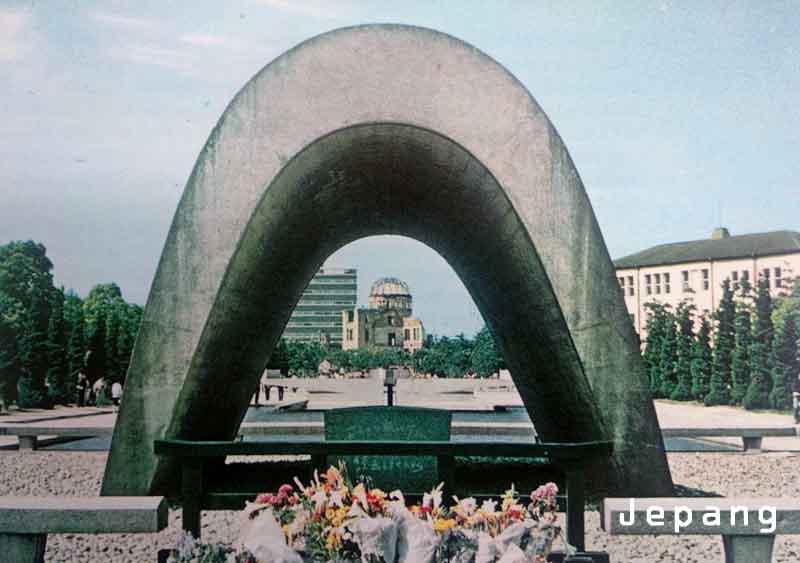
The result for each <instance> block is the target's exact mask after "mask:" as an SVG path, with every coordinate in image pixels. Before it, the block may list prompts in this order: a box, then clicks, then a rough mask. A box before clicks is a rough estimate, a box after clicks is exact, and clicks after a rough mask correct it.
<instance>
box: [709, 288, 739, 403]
mask: <svg viewBox="0 0 800 563" xmlns="http://www.w3.org/2000/svg"><path fill="white" fill-rule="evenodd" d="M714 320H715V321H716V322H717V330H716V333H715V338H714V353H713V360H712V363H711V381H710V383H709V386H708V387H709V388H708V394H707V395H706V396H705V399H704V402H705V404H706V405H707V406H712V405H727V404H729V403H730V398H731V359H732V355H733V349H734V346H735V345H736V334H735V332H736V328H735V326H736V304H735V302H734V300H733V291H732V290H731V282H730V280H727V279H726V280H725V281H724V282H722V299H721V300H720V303H719V308H718V309H717V311H716V312H715V313H714Z"/></svg>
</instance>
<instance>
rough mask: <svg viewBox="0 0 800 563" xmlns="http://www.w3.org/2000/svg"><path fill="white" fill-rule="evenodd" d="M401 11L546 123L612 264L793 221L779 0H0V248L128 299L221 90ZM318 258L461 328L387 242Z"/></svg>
mask: <svg viewBox="0 0 800 563" xmlns="http://www.w3.org/2000/svg"><path fill="white" fill-rule="evenodd" d="M376 22H392V23H404V24H411V25H419V26H424V27H429V28H433V29H437V30H440V31H444V32H446V33H449V34H451V35H454V36H456V37H459V38H461V39H463V40H465V41H467V42H469V43H471V44H473V45H474V46H476V47H477V48H479V49H481V50H482V51H484V52H485V53H487V54H489V55H490V56H492V57H493V58H495V59H496V60H497V61H498V62H500V63H501V64H503V65H504V66H505V67H507V68H508V69H509V70H510V71H511V72H512V73H513V74H514V75H516V77H517V78H519V79H520V81H521V82H522V83H523V84H524V85H525V86H526V87H527V88H528V90H529V91H530V92H531V93H532V94H533V96H534V97H535V98H536V100H537V101H538V103H539V104H540V105H541V107H542V108H543V109H544V110H545V112H546V113H547V114H548V116H549V118H550V119H551V121H552V122H553V124H554V125H555V127H556V128H557V130H558V131H559V133H560V135H561V137H562V138H563V140H564V142H565V144H566V146H567V148H568V149H569V151H570V153H571V155H572V157H573V160H574V162H575V164H576V166H577V168H578V171H579V173H580V174H581V177H582V179H583V182H584V185H585V187H586V190H587V192H588V194H589V198H590V200H591V202H592V205H593V207H594V211H595V214H596V215H597V218H598V221H599V224H600V227H601V229H602V231H603V234H604V237H605V241H606V244H607V245H608V248H609V250H610V252H611V255H612V256H613V257H620V256H623V255H626V254H630V253H633V252H636V251H638V250H641V249H644V248H647V247H649V246H652V245H655V244H660V243H665V242H676V241H683V240H694V239H699V238H705V237H707V236H709V235H710V233H711V230H712V229H713V228H714V227H716V226H720V225H724V226H726V227H728V228H729V229H730V230H731V232H732V233H733V234H743V233H749V232H763V231H770V230H778V229H791V230H800V181H798V179H799V178H800V158H798V147H800V107H798V101H799V100H800V97H798V96H799V95H800V33H797V30H798V29H800V2H798V1H797V0H792V1H785V2H779V1H769V0H762V1H755V0H753V1H750V2H737V1H724V2H723V1H718V2H714V1H705V2H689V1H686V2H673V1H670V0H662V1H653V2H640V1H631V2H614V1H609V2H605V1H596V0H592V1H588V0H587V1H585V2H572V1H561V2H534V1H522V0H520V1H516V2H513V1H508V2H491V3H489V2H479V1H466V0H453V1H430V0H429V1H419V2H416V1H406V2H367V1H363V2H361V1H347V0H343V1H339V2H326V1H321V0H320V1H311V0H309V1H302V0H239V1H226V2H221V1H215V2H211V1H200V0H192V1H188V0H187V1H185V2H177V1H173V2H165V1H163V0H158V1H143V0H137V1H129V2H124V1H105V2H91V1H77V0H75V1H67V0H53V1H47V2H45V1H38V2H31V1H27V2H23V1H19V2H18V1H15V0H2V2H0V123H2V126H0V131H1V132H2V134H0V244H4V243H6V242H8V241H10V240H20V239H24V240H27V239H33V240H37V241H40V242H43V243H44V244H45V245H46V246H47V248H48V255H49V256H50V258H51V260H52V261H53V262H54V263H55V268H54V275H55V279H56V283H58V284H61V285H64V286H65V287H67V288H72V289H74V290H76V291H77V292H78V293H80V294H82V295H85V294H86V293H87V292H88V291H89V289H90V288H91V287H92V286H93V285H94V284H96V283H102V282H109V281H115V282H117V283H118V284H119V285H120V287H121V288H122V290H123V294H124V295H125V297H126V298H127V299H128V300H130V301H134V302H138V303H142V304H143V303H145V302H146V299H147V294H148V291H149V287H150V283H151V281H152V279H153V275H154V273H155V269H156V265H157V262H158V259H159V257H160V254H161V249H162V247H163V244H164V240H165V238H166V234H167V231H168V228H169V225H170V222H171V220H172V216H173V214H174V212H175V209H176V206H177V203H178V200H179V198H180V196H181V193H182V191H183V187H184V185H185V184H186V181H187V179H188V177H189V172H190V170H191V168H192V165H193V163H194V161H195V159H196V158H197V155H198V153H199V151H200V149H201V148H202V146H203V145H204V143H205V141H206V139H207V137H208V135H209V133H210V132H211V129H212V128H213V127H214V124H215V123H216V121H217V120H218V119H219V117H220V115H221V114H222V112H223V110H224V108H225V107H226V105H227V104H228V102H229V101H230V100H231V98H232V97H233V96H234V94H235V93H236V92H237V91H238V90H239V89H240V88H241V87H242V86H243V85H244V84H245V82H246V81H247V80H248V79H249V78H250V77H252V76H253V75H254V74H255V73H256V72H258V70H259V69H261V68H262V67H263V66H264V65H266V64H267V63H269V62H270V61H271V60H272V59H273V58H275V57H276V56H278V55H280V54H281V53H283V52H284V51H286V50H288V49H290V48H291V47H293V46H294V45H296V44H298V43H300V42H302V41H304V40H305V39H307V38H309V37H312V36H314V35H317V34H319V33H322V32H325V31H329V30H331V29H335V28H338V27H343V26H348V25H354V24H362V23H376ZM331 263H332V264H334V265H343V266H350V267H356V268H358V269H359V292H360V297H361V301H362V302H365V301H366V293H367V291H368V288H369V285H370V284H371V283H372V281H373V280H374V279H375V278H377V277H380V276H384V275H386V276H396V277H399V278H402V279H404V280H406V281H407V282H408V283H409V285H410V286H411V289H412V292H413V294H414V299H415V312H416V314H417V315H418V316H419V317H421V318H422V320H423V321H424V322H425V325H426V328H427V329H428V331H430V332H435V333H437V334H456V333H459V332H465V333H466V334H468V335H469V334H472V333H474V332H475V331H476V330H478V329H479V328H480V326H481V325H482V320H481V317H480V314H479V313H478V312H477V311H476V309H475V307H474V304H473V303H472V301H471V299H470V297H469V295H468V293H467V291H466V289H465V288H464V286H463V285H462V284H461V283H460V281H459V280H458V278H457V277H456V276H455V274H454V273H453V271H452V270H451V269H450V267H449V266H448V265H447V263H446V262H445V261H444V260H443V259H442V258H441V257H440V256H438V255H437V254H436V253H435V252H433V251H432V250H430V249H428V248H427V247H424V246H422V245H421V244H419V243H417V242H414V241H411V240H409V239H403V238H399V237H378V238H370V239H364V240H361V241H357V242H355V243H353V244H351V245H348V246H347V247H344V248H343V249H341V250H340V251H338V252H337V253H336V254H335V255H334V256H333V257H332V258H331Z"/></svg>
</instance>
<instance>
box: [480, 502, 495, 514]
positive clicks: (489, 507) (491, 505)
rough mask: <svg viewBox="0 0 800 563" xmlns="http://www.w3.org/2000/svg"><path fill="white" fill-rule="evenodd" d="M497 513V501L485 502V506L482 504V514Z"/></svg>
mask: <svg viewBox="0 0 800 563" xmlns="http://www.w3.org/2000/svg"><path fill="white" fill-rule="evenodd" d="M496 511H497V501H496V500H491V499H489V500H485V501H483V504H481V512H486V513H489V514H492V513H494V512H496Z"/></svg>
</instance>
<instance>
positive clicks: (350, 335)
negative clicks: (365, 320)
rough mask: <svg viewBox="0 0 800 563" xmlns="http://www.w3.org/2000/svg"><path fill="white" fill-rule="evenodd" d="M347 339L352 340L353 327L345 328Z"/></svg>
mask: <svg viewBox="0 0 800 563" xmlns="http://www.w3.org/2000/svg"><path fill="white" fill-rule="evenodd" d="M347 339H348V340H353V329H352V328H348V329H347Z"/></svg>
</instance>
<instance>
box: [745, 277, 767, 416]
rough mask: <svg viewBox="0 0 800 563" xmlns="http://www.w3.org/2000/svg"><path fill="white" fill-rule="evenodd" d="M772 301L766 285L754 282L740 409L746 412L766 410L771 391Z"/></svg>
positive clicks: (760, 281) (761, 282) (765, 282)
mask: <svg viewBox="0 0 800 563" xmlns="http://www.w3.org/2000/svg"><path fill="white" fill-rule="evenodd" d="M772 339H773V326H772V297H770V294H769V281H768V280H767V279H766V278H761V279H760V280H758V289H757V292H756V314H755V327H754V330H753V338H752V342H751V346H750V385H749V386H748V387H747V393H746V394H745V396H744V400H743V401H742V405H743V406H744V408H746V409H764V408H767V407H768V406H769V393H770V390H771V387H772Z"/></svg>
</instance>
